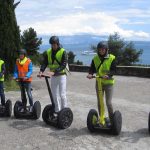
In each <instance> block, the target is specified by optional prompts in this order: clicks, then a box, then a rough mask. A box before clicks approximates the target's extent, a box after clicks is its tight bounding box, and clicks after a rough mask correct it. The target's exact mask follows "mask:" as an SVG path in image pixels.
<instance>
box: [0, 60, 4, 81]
mask: <svg viewBox="0 0 150 150" xmlns="http://www.w3.org/2000/svg"><path fill="white" fill-rule="evenodd" d="M3 64H4V61H3V60H0V72H2V65H3ZM0 81H4V75H3V76H2V77H1V78H0Z"/></svg>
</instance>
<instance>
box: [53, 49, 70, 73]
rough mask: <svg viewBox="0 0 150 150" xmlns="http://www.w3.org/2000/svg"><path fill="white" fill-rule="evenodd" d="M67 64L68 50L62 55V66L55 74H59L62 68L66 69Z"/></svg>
mask: <svg viewBox="0 0 150 150" xmlns="http://www.w3.org/2000/svg"><path fill="white" fill-rule="evenodd" d="M66 64H67V54H66V52H65V51H64V53H63V55H62V60H61V63H60V66H59V67H58V68H57V69H56V70H55V72H54V73H55V74H54V75H57V74H59V73H60V72H61V71H62V70H64V69H65V68H66Z"/></svg>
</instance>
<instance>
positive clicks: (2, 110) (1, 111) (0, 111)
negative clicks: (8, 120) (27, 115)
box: [0, 99, 12, 117]
mask: <svg viewBox="0 0 150 150" xmlns="http://www.w3.org/2000/svg"><path fill="white" fill-rule="evenodd" d="M11 113H12V102H11V100H9V99H8V100H7V101H6V103H5V106H2V105H0V117H11Z"/></svg>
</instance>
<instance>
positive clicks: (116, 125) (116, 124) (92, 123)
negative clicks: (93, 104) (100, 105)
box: [87, 109, 122, 135]
mask: <svg viewBox="0 0 150 150" xmlns="http://www.w3.org/2000/svg"><path fill="white" fill-rule="evenodd" d="M98 117H99V116H98V113H97V111H96V110H95V109H91V110H90V111H89V114H88V117H87V127H88V129H89V131H90V132H96V131H99V132H106V133H111V134H113V135H119V134H120V132H121V127H122V116H121V113H120V112H119V111H115V112H114V114H113V122H112V123H111V124H110V122H109V121H108V122H107V121H106V124H105V125H104V126H103V125H101V124H99V118H98ZM108 123H109V125H108Z"/></svg>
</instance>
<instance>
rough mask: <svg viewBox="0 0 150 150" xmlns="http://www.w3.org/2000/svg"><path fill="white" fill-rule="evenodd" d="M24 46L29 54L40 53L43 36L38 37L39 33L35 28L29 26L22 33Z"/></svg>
mask: <svg viewBox="0 0 150 150" xmlns="http://www.w3.org/2000/svg"><path fill="white" fill-rule="evenodd" d="M21 44H22V48H24V49H26V50H27V54H28V55H29V56H33V55H38V54H39V53H38V50H39V49H40V48H39V47H40V45H41V44H42V38H38V37H37V33H36V31H35V30H34V29H33V28H31V27H30V28H29V29H27V30H25V31H24V32H23V35H21Z"/></svg>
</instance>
